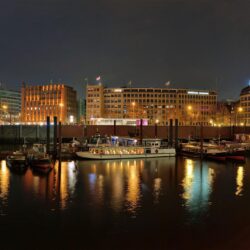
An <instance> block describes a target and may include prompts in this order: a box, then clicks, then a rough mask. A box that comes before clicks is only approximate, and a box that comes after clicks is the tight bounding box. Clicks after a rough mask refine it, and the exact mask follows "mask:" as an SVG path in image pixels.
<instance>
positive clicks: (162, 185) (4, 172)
mask: <svg viewBox="0 0 250 250" xmlns="http://www.w3.org/2000/svg"><path fill="white" fill-rule="evenodd" d="M217 168H218V169H220V166H217V165H216V164H215V163H213V164H211V163H209V162H203V163H201V162H200V161H197V160H191V159H181V160H180V161H178V162H176V160H175V159H174V158H169V159H168V158H165V159H164V158H163V159H151V160H148V159H147V160H141V159H140V160H122V161H93V162H92V161H83V162H77V163H75V162H73V161H71V162H62V165H61V171H59V166H58V163H57V164H56V166H55V168H54V170H53V171H51V173H49V175H47V176H44V175H39V174H35V173H33V172H32V171H31V170H30V169H29V170H28V171H27V172H26V173H25V174H24V175H23V176H21V177H20V178H22V179H23V182H22V188H23V190H24V192H25V193H26V194H28V195H31V196H32V197H33V200H36V199H37V200H46V201H48V203H49V204H50V207H51V210H56V209H61V210H67V209H70V208H71V206H72V205H73V206H74V207H78V206H79V207H81V206H85V205H86V204H88V205H89V206H91V207H95V208H98V207H99V208H103V207H105V206H106V207H109V208H110V209H112V210H113V211H114V212H116V213H118V212H124V211H125V212H127V213H128V214H130V215H132V216H134V215H138V214H139V213H140V212H141V211H142V210H143V209H144V207H143V206H145V205H143V204H144V203H143V201H145V199H146V200H150V199H151V200H152V204H154V205H155V206H166V204H168V202H171V200H168V198H167V197H168V195H169V194H172V195H173V196H175V197H180V202H181V204H182V205H184V208H185V210H186V212H188V213H189V214H190V216H191V218H192V219H193V218H195V216H196V214H197V213H199V214H200V213H202V212H203V213H205V212H207V210H208V209H209V206H211V205H212V202H211V195H212V193H213V191H214V183H215V182H216V176H217ZM244 168H245V167H244V166H238V167H237V171H236V176H235V177H234V178H235V183H236V190H235V194H234V195H236V196H242V195H243V181H244V171H245V169H244ZM60 173H61V176H60V178H59V174H60ZM11 175H12V173H11V172H10V170H9V169H8V168H7V166H6V163H5V161H2V162H1V170H0V202H1V204H5V206H1V213H4V212H2V211H3V207H5V208H6V207H7V205H8V197H9V192H10V189H11V188H12V187H11V184H10V178H11ZM14 175H15V174H14V173H13V176H14ZM173 184H174V185H173ZM13 185H15V183H14V182H13ZM178 186H179V187H182V188H181V189H176V187H178ZM5 211H6V209H5Z"/></svg>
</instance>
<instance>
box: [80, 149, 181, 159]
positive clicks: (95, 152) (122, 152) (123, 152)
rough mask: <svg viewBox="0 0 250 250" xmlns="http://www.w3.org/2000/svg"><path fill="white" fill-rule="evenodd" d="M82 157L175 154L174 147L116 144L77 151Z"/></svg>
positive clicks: (132, 156)
mask: <svg viewBox="0 0 250 250" xmlns="http://www.w3.org/2000/svg"><path fill="white" fill-rule="evenodd" d="M76 155H77V156H78V157H80V158H84V159H90V160H94V159H95V160H98V159H99V160H113V159H137V158H156V157H171V156H175V155H176V152H175V149H174V148H157V147H139V146H138V147H136V146H127V147H126V146H116V147H93V148H90V149H89V151H87V152H84V151H82V152H76Z"/></svg>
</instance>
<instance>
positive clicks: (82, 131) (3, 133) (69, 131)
mask: <svg viewBox="0 0 250 250" xmlns="http://www.w3.org/2000/svg"><path fill="white" fill-rule="evenodd" d="M200 129H201V128H200V127H198V126H180V127H178V138H179V139H188V138H189V137H191V138H197V139H198V138H200V134H201V132H200ZM53 130H54V127H53V126H50V137H51V138H53ZM114 131H116V132H115V134H116V135H117V136H124V137H139V135H140V127H139V126H138V127H136V126H116V128H114V126H97V125H88V126H84V125H63V126H62V137H63V138H72V137H77V138H81V137H91V136H93V135H95V134H96V133H100V134H101V135H108V136H110V135H114ZM236 133H247V134H250V127H211V126H209V127H203V137H204V139H210V138H218V137H219V136H220V137H221V138H233V135H234V134H236ZM156 135H157V137H158V138H163V139H165V138H168V136H169V127H168V126H157V128H156V127H155V126H144V127H143V137H144V138H155V136H156ZM173 137H175V127H174V126H173ZM24 138H27V139H28V138H29V139H33V140H39V139H40V140H45V139H46V126H39V125H37V126H36V125H1V126H0V143H1V142H4V141H5V140H8V139H11V140H21V139H24Z"/></svg>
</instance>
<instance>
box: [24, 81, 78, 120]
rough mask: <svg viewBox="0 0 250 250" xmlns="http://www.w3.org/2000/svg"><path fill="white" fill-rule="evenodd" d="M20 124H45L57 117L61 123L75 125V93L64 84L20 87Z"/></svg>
mask: <svg viewBox="0 0 250 250" xmlns="http://www.w3.org/2000/svg"><path fill="white" fill-rule="evenodd" d="M21 93H22V111H21V116H22V122H24V123H30V124H36V123H45V122H46V117H47V116H49V117H50V120H51V121H53V117H54V116H57V118H58V121H61V122H62V123H66V124H67V123H76V118H77V99H76V91H75V90H74V89H73V88H72V87H69V86H67V85H65V84H61V83H60V84H48V85H40V86H25V84H23V86H22V92H21Z"/></svg>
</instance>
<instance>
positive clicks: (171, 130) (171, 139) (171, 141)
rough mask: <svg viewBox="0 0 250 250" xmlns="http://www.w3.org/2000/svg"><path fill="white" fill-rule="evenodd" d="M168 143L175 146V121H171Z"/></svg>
mask: <svg viewBox="0 0 250 250" xmlns="http://www.w3.org/2000/svg"><path fill="white" fill-rule="evenodd" d="M168 143H169V146H170V147H172V146H173V119H170V121H169V136H168Z"/></svg>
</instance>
